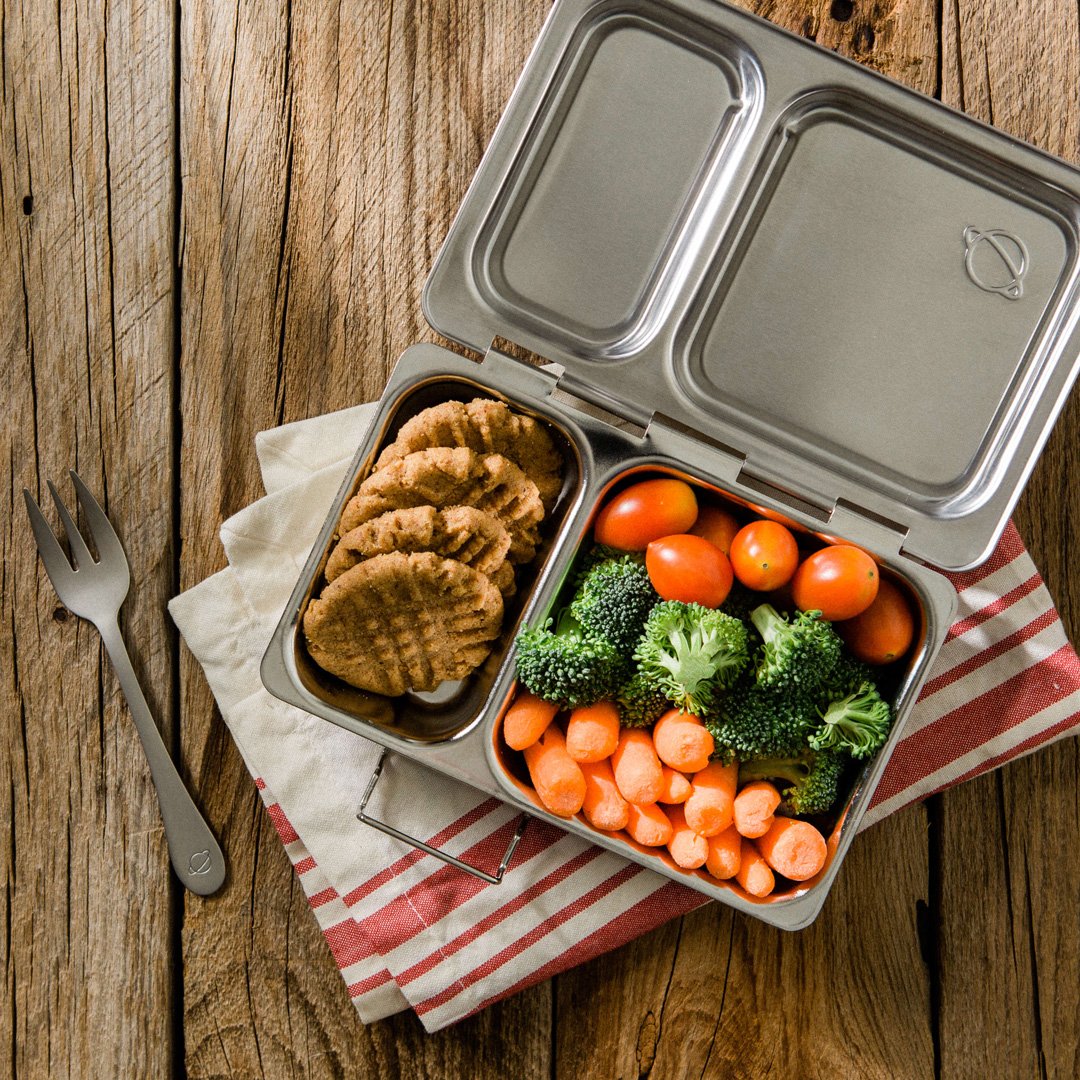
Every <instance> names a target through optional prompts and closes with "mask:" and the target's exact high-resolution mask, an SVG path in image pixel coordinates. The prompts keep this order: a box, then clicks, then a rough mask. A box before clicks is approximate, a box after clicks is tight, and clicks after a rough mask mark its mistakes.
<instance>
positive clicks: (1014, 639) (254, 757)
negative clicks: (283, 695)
mask: <svg viewBox="0 0 1080 1080" xmlns="http://www.w3.org/2000/svg"><path fill="white" fill-rule="evenodd" d="M373 410H374V406H373V405H361V406H358V407H356V408H352V409H346V410H344V411H342V412H338V413H333V414H330V415H327V416H321V417H317V418H315V419H312V420H306V421H302V422H300V423H295V424H288V425H286V426H284V427H281V428H277V429H275V430H273V431H268V432H262V433H261V434H260V435H258V436H257V438H256V451H257V453H258V457H259V463H260V466H261V469H262V475H263V482H264V484H265V486H266V490H267V492H268V494H267V496H266V497H265V498H263V499H260V500H259V501H258V502H256V503H254V504H253V505H252V506H249V507H248V508H247V509H245V510H242V511H241V512H240V513H239V514H237V515H236V516H235V517H232V518H230V519H229V520H228V521H226V522H225V524H224V525H223V526H222V529H221V538H222V542H223V544H224V546H225V552H226V555H227V557H228V561H229V566H228V567H227V568H226V569H224V570H222V571H221V572H219V573H217V574H214V575H213V576H212V577H210V578H208V579H207V580H206V581H204V582H202V583H200V584H199V585H197V586H195V587H194V588H193V589H190V590H188V591H187V592H185V593H183V594H182V595H180V596H178V597H176V598H175V599H174V600H173V601H172V602H171V603H170V605H169V610H170V612H171V613H172V616H173V619H174V620H175V622H176V624H177V626H178V627H179V628H180V632H181V634H182V635H183V637H184V640H185V641H186V642H187V644H188V646H189V648H190V649H191V651H192V653H193V654H194V655H195V657H196V659H197V660H198V661H199V663H200V664H201V665H202V667H203V669H204V671H205V673H206V677H207V680H208V681H209V684H210V687H211V689H212V691H213V693H214V696H215V698H216V699H217V702H218V705H219V707H220V709H221V713H222V716H223V717H224V719H225V723H226V724H227V725H228V727H229V730H230V731H231V733H232V735H233V736H234V738H235V740H236V743H237V746H238V747H239V749H240V752H241V754H242V755H243V758H244V761H245V763H246V765H247V767H248V769H249V770H250V772H251V774H252V776H253V777H254V778H255V783H256V786H257V787H258V789H259V791H260V792H261V795H262V798H263V801H264V803H265V805H266V807H267V810H268V812H269V814H270V816H271V818H272V820H273V822H274V824H275V826H276V828H277V831H278V833H279V835H280V837H281V839H282V842H283V843H284V844H285V848H286V851H287V852H288V854H289V857H290V859H291V860H292V863H293V865H294V867H295V869H296V873H297V874H298V876H299V880H300V882H301V884H302V886H303V888H304V891H305V894H306V895H307V897H308V901H309V903H310V904H311V907H312V909H313V911H314V913H315V916H316V918H317V919H318V921H319V925H320V927H321V928H322V931H323V934H324V936H325V938H326V941H327V943H328V945H329V946H330V949H331V951H332V953H333V956H334V959H335V961H336V962H337V965H338V967H339V968H340V970H341V973H342V975H343V977H344V978H345V981H346V984H347V985H348V988H349V993H350V996H351V998H352V1000H353V1002H354V1004H355V1006H356V1009H357V1012H358V1013H359V1015H360V1017H361V1019H363V1020H364V1021H365V1022H367V1021H372V1020H376V1019H379V1018H381V1017H385V1016H388V1015H390V1014H392V1013H395V1012H398V1011H400V1010H402V1009H405V1008H409V1007H411V1008H413V1009H415V1010H416V1013H417V1014H418V1015H419V1017H420V1019H421V1020H422V1022H423V1024H424V1026H425V1027H426V1028H427V1029H428V1030H430V1031H434V1030H437V1029H438V1028H441V1027H444V1026H446V1025H447V1024H451V1023H453V1022H454V1021H456V1020H459V1019H461V1018H462V1017H464V1016H467V1015H469V1014H470V1013H473V1012H475V1011H477V1010H478V1009H481V1008H483V1007H485V1006H486V1005H489V1004H491V1003H492V1002H493V1001H496V1000H498V999H499V998H502V997H505V996H507V995H509V994H512V993H515V992H516V991H518V990H521V989H523V988H524V987H526V986H529V985H531V984H533V983H535V982H538V981H540V980H542V979H545V978H547V977H549V976H551V975H554V974H556V973H557V972H559V971H563V970H565V969H567V968H569V967H572V966H574V965H575V964H578V963H581V962H582V961H584V960H587V959H589V958H591V957H594V956H597V955H599V954H600V953H602V952H605V951H607V950H608V949H611V948H614V947H616V946H618V945H621V944H623V943H625V942H627V941H630V940H632V939H633V938H635V937H637V936H638V935H639V934H642V933H644V932H645V931H647V930H649V929H651V928H653V927H655V926H658V925H660V924H661V923H663V922H665V921H666V920H668V919H670V918H672V917H674V916H676V915H679V914H682V913H684V912H686V911H689V910H691V909H692V908H694V907H697V906H698V905H700V904H701V903H703V902H704V898H703V897H702V895H701V894H700V893H697V892H694V891H693V890H691V889H688V888H686V887H684V886H681V885H678V884H676V883H674V882H672V881H670V880H669V879H667V878H664V877H661V876H660V875H658V874H656V873H654V872H653V871H651V870H646V869H644V868H643V867H640V866H638V865H637V864H635V863H630V862H627V861H626V860H624V859H622V858H620V857H619V856H617V855H615V854H613V853H611V852H607V851H605V850H603V849H601V848H599V847H596V846H594V845H591V844H589V843H587V842H585V841H583V840H581V839H579V838H577V837H574V836H570V835H568V834H566V833H564V832H563V831H562V830H560V829H558V828H555V827H553V826H551V825H548V824H546V823H544V822H540V821H531V822H530V823H529V825H528V827H527V828H526V830H525V834H524V837H523V839H522V841H521V844H520V846H519V847H518V849H517V852H516V854H515V855H514V858H513V860H512V862H511V864H510V868H509V869H508V870H507V872H506V875H505V877H504V878H503V882H502V884H501V885H486V884H485V883H483V882H482V881H480V880H479V879H477V878H474V877H472V876H470V875H466V874H463V873H461V872H460V871H457V870H454V869H452V868H451V867H448V866H446V865H444V864H443V863H442V862H439V861H438V860H436V859H433V858H431V857H430V856H426V855H423V854H422V853H421V852H419V851H417V850H415V849H413V848H411V847H408V846H406V845H404V844H401V843H399V842H398V841H396V840H394V839H392V838H391V837H388V836H386V835H384V834H383V833H381V832H378V831H376V830H374V829H372V828H370V827H368V826H366V825H364V824H362V823H361V822H360V821H358V820H357V817H356V812H357V809H358V806H359V803H360V799H361V797H362V794H363V790H364V787H365V786H366V784H367V781H368V779H369V778H370V776H371V773H372V770H373V769H374V767H375V764H376V761H377V759H378V757H379V754H380V748H379V747H378V746H376V745H375V744H374V743H372V742H369V741H368V740H366V739H363V738H361V737H359V736H357V735H353V734H351V733H350V732H347V731H344V730H343V729H341V728H338V727H337V726H336V725H334V724H331V723H328V722H326V721H325V720H321V719H318V718H315V717H313V716H310V715H308V714H307V713H304V712H302V711H300V710H298V709H295V708H292V707H291V706H289V705H286V704H284V703H283V702H281V701H278V700H277V699H276V698H273V697H271V696H270V695H269V694H268V693H267V692H266V691H265V690H264V689H263V687H262V684H261V682H260V680H259V663H260V661H261V658H262V655H263V652H264V651H265V649H266V646H267V643H268V642H269V639H270V636H271V634H272V633H273V630H274V627H275V625H276V623H277V620H278V618H279V616H280V614H281V612H282V610H283V609H284V606H285V603H286V601H287V600H288V597H289V595H290V593H291V591H292V587H293V585H294V583H295V581H296V578H297V576H298V574H299V572H300V570H301V568H302V566H303V564H304V562H305V560H306V558H307V555H308V552H309V550H310V548H311V545H312V543H313V542H314V539H315V536H316V534H317V533H318V531H319V528H320V526H321V524H322V522H323V520H324V518H325V515H326V513H327V511H328V509H329V507H330V504H331V502H332V501H333V498H334V495H335V493H336V491H337V489H338V486H339V484H340V482H341V480H342V478H343V476H344V474H345V470H346V468H347V466H348V463H349V461H350V460H351V458H352V455H353V452H354V450H355V448H356V446H357V445H358V444H359V442H360V440H361V439H362V437H363V435H364V431H365V429H366V427H367V424H368V422H369V420H370V418H371V416H372V413H373ZM950 576H951V579H952V580H953V581H954V583H955V585H956V588H957V591H958V593H959V597H960V609H959V612H958V614H957V619H956V622H955V624H954V625H953V626H952V628H951V630H950V633H949V636H948V640H947V641H946V643H945V645H944V647H943V649H942V651H941V653H940V654H939V656H938V658H937V661H936V663H935V665H934V668H933V671H932V672H931V675H930V678H929V680H928V682H927V684H926V686H925V688H924V690H923V692H922V695H921V697H920V699H919V702H918V703H917V705H916V708H915V709H914V711H913V713H912V715H911V717H910V718H909V720H908V722H907V726H906V728H905V736H904V738H903V740H902V741H901V742H900V744H899V746H898V747H897V749H896V751H895V752H894V754H893V756H892V758H891V760H890V762H889V767H888V769H887V771H886V773H885V776H884V778H883V780H882V782H881V784H880V786H879V787H878V789H877V792H876V793H875V797H874V800H873V803H872V805H871V807H870V809H869V811H868V813H867V814H866V816H865V818H864V820H863V827H864V828H865V827H866V826H869V825H871V824H873V823H874V822H876V821H879V820H880V819H881V818H883V817H885V816H886V815H887V814H890V813H893V812H894V811H896V810H899V809H900V808H901V807H903V806H906V805H908V804H910V803H913V802H916V801H917V800H919V799H923V798H925V797H926V796H928V795H930V794H932V793H934V792H937V791H941V790H943V789H944V788H947V787H950V786H951V785H953V784H957V783H959V782H961V781H962V780H966V779H968V778H970V777H973V776H976V775H977V774H979V773H981V772H984V771H986V770H987V769H992V768H996V767H997V766H999V765H1001V764H1003V763H1004V762H1006V761H1009V760H1011V759H1013V758H1015V757H1019V756H1021V755H1023V754H1027V753H1030V752H1031V751H1032V750H1034V749H1036V748H1037V747H1040V746H1044V745H1046V744H1048V743H1050V742H1052V741H1054V740H1055V739H1059V738H1062V737H1064V736H1065V735H1068V734H1071V733H1073V732H1074V731H1075V730H1076V729H1077V727H1078V726H1080V662H1078V661H1077V656H1076V653H1075V652H1074V650H1073V649H1072V647H1071V646H1070V644H1069V642H1068V641H1067V639H1066V637H1065V633H1064V630H1063V628H1062V625H1061V622H1060V620H1059V619H1058V617H1057V614H1056V612H1055V610H1054V606H1053V602H1052V601H1051V599H1050V596H1049V594H1048V593H1047V591H1046V587H1045V586H1044V585H1043V582H1042V579H1041V578H1040V576H1039V574H1038V573H1037V571H1036V570H1035V567H1034V565H1033V563H1032V561H1031V559H1030V557H1029V556H1028V554H1027V552H1026V551H1025V549H1024V545H1023V543H1022V542H1021V540H1020V538H1019V536H1018V534H1017V533H1016V531H1015V529H1013V528H1012V526H1010V527H1009V529H1008V530H1007V531H1006V533H1005V535H1004V537H1003V539H1002V541H1001V543H1000V545H999V546H998V548H997V550H996V551H995V552H994V554H993V556H992V557H991V558H990V559H989V560H988V561H987V562H986V563H985V564H984V565H983V566H981V567H979V568H978V569H977V570H974V571H971V572H969V573H963V574H954V575H950ZM421 793H422V794H421ZM369 810H370V812H371V813H373V814H374V815H375V816H377V817H381V818H383V819H384V820H388V821H390V822H392V823H394V824H395V825H397V826H398V827H399V828H401V829H403V830H404V831H405V832H407V833H410V834H411V835H413V836H417V837H420V838H423V839H425V840H427V841H428V842H429V843H431V844H432V845H435V846H438V847H440V848H443V849H445V850H447V851H449V852H451V853H452V854H454V855H457V856H459V857H460V858H463V859H465V860H467V861H468V862H471V863H474V864H477V865H479V866H482V867H491V868H493V867H495V866H497V865H498V862H499V859H500V858H501V856H502V853H503V851H504V850H505V848H506V845H507V843H508V841H509V839H510V836H511V835H512V833H513V831H514V828H515V826H516V823H517V819H518V816H519V813H518V811H516V810H514V809H511V808H510V807H509V806H507V805H505V804H503V803H501V802H499V801H498V800H496V799H492V798H489V797H487V796H485V795H483V794H481V793H479V792H477V791H476V790H474V789H473V788H470V787H467V786H466V785H464V784H461V783H459V782H457V781H455V780H453V779H451V778H449V777H445V776H442V775H440V774H437V773H434V772H432V771H431V770H429V769H427V768H425V767H424V766H422V765H419V764H416V763H415V762H412V761H409V760H407V759H404V758H401V757H399V756H396V755H391V756H390V757H389V758H388V762H387V766H386V768H385V770H384V772H383V776H382V778H381V779H380V781H379V784H378V786H377V788H376V790H375V794H374V795H373V797H372V800H371V802H370V804H369Z"/></svg>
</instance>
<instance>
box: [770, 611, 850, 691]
mask: <svg viewBox="0 0 1080 1080" xmlns="http://www.w3.org/2000/svg"><path fill="white" fill-rule="evenodd" d="M750 620H751V622H753V624H754V626H755V628H756V629H757V632H758V633H759V634H760V635H761V640H762V641H763V642H764V646H763V648H762V650H761V654H760V660H759V662H758V668H757V680H758V682H759V683H760V684H761V685H762V686H768V687H772V688H774V689H777V690H787V691H789V692H794V693H801V694H806V695H809V694H813V693H815V692H816V691H817V690H818V689H820V688H821V687H822V686H824V685H825V684H826V683H827V682H828V680H829V676H830V675H831V674H832V672H833V669H834V668H835V667H836V665H837V663H838V662H839V660H840V654H841V649H842V644H843V643H842V642H841V640H840V637H839V635H838V634H837V633H836V631H835V630H833V628H832V623H829V622H825V621H824V620H823V619H822V618H821V612H820V611H800V612H798V613H797V614H796V615H795V616H794V617H793V618H792V619H791V620H787V619H785V618H784V617H783V616H782V615H780V614H779V613H778V612H777V610H776V608H774V607H773V606H772V605H771V604H762V605H761V606H760V607H756V608H754V610H753V611H752V612H751V613H750Z"/></svg>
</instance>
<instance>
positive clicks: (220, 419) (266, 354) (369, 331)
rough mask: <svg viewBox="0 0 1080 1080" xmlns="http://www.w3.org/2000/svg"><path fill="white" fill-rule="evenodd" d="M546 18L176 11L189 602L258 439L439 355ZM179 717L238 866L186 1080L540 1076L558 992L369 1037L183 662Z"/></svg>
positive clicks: (310, 1) (251, 492) (205, 950)
mask: <svg viewBox="0 0 1080 1080" xmlns="http://www.w3.org/2000/svg"><path fill="white" fill-rule="evenodd" d="M542 17H543V8H542V7H541V6H540V5H534V6H529V7H528V8H527V9H526V10H521V9H520V6H519V5H516V4H514V3H512V2H510V0H505V2H501V3H497V4H495V3H486V4H485V3H482V2H480V0H462V2H457V3H446V2H443V3H439V4H436V5H434V6H431V5H421V4H415V3H405V4H395V5H392V6H384V5H372V4H363V3H359V2H353V3H346V4H341V5H338V6H333V5H326V4H322V3H318V2H316V0H306V2H294V3H292V4H291V5H290V4H288V3H284V2H282V3H278V4H267V5H254V6H253V5H243V4H236V3H225V2H224V0H196V2H194V3H192V4H186V3H185V4H184V5H183V8H182V20H181V56H182V65H183V78H182V91H181V107H182V116H183V122H182V131H181V161H182V173H183V179H184V197H183V216H182V230H183V264H182V308H183V315H182V321H183V335H182V357H181V411H182V419H183V430H184V444H183V453H182V466H181V468H182V485H181V490H182V493H183V498H182V529H183V535H184V541H185V546H184V551H183V558H182V564H181V580H182V583H183V585H184V586H189V585H191V584H194V582H196V581H198V580H200V579H201V578H203V577H204V576H206V574H208V573H209V572H211V571H213V570H215V569H217V568H218V567H219V566H221V565H222V563H223V557H222V554H221V550H220V546H219V543H218V539H217V529H218V526H219V524H220V521H221V519H222V518H224V517H227V516H228V515H230V514H231V513H233V512H235V511H236V510H237V509H239V508H240V507H241V506H242V505H244V504H245V503H247V502H249V501H250V500H252V499H254V498H256V497H257V496H258V495H259V494H260V493H261V492H260V487H259V483H258V479H257V469H256V461H255V454H254V447H253V442H252V440H253V437H254V434H255V432H256V431H257V430H259V429H260V428H264V427H268V426H271V425H273V424H275V423H278V422H280V421H282V420H293V419H296V418H299V417H302V416H307V415H311V414H315V413H319V412H323V411H327V410H330V409H335V408H341V407H344V406H346V405H352V404H355V403H356V402H358V401H362V400H366V399H372V398H375V397H377V396H378V395H379V394H380V393H381V391H382V388H383V385H384V383H385V380H386V377H387V374H388V373H389V371H390V369H391V367H392V366H393V363H394V362H395V360H396V358H397V356H398V355H399V354H400V353H401V352H402V351H403V350H404V349H405V348H406V347H407V346H408V345H409V344H411V343H413V342H415V341H418V340H421V339H425V338H426V339H428V340H431V339H433V338H434V335H433V334H432V333H431V331H430V330H429V329H427V327H426V326H425V324H424V321H423V316H422V313H421V310H420V291H421V288H422V285H423V281H424V278H425V277H426V275H427V272H428V270H429V269H430V265H431V263H432V261H433V259H434V256H435V253H436V251H437V248H438V246H439V244H440V243H441V241H442V238H443V236H444V235H445V233H446V230H447V229H448V228H449V224H450V219H451V217H452V215H453V213H454V211H455V210H456V208H457V205H458V203H459V202H460V199H461V197H462V195H463V194H464V191H465V187H466V186H467V184H468V181H469V179H470V178H471V176H472V173H473V171H474V170H475V168H476V165H477V163H478V162H479V159H480V154H481V152H482V148H483V146H484V145H485V144H486V142H487V140H488V138H489V137H490V135H491V132H492V130H493V129H494V125H495V122H496V121H497V119H498V117H499V115H500V114H501V111H502V108H503V105H504V104H505V100H506V98H507V97H508V96H509V93H510V90H511V88H512V86H513V82H514V80H515V79H516V76H517V73H518V71H519V70H520V67H521V65H522V64H523V62H524V59H525V56H526V55H527V52H528V49H529V47H530V46H531V44H532V41H533V39H534V38H535V36H536V34H537V32H538V31H539V26H540V22H541V20H542ZM181 714H182V716H183V717H184V750H185V755H186V756H187V757H188V760H190V761H191V762H192V768H193V769H194V770H195V771H196V772H197V773H198V775H199V776H200V777H202V778H203V779H204V780H205V786H206V787H207V789H208V790H212V792H213V795H212V797H211V799H210V807H211V811H212V815H213V816H214V818H215V820H221V821H224V822H225V823H226V825H225V828H224V836H223V841H224V844H225V847H226V850H227V855H228V858H229V859H230V863H231V867H232V870H231V875H230V880H229V883H228V885H227V887H226V889H225V891H224V892H223V894H222V895H221V896H220V897H218V898H215V899H214V900H213V901H212V902H211V903H208V904H202V903H197V902H196V903H189V904H188V905H187V910H186V915H185V922H184V931H183V955H184V969H185V1020H184V1023H185V1049H186V1065H187V1069H188V1072H189V1074H190V1075H191V1076H192V1077H198V1076H211V1075H219V1074H221V1073H225V1072H233V1073H237V1074H240V1075H251V1076H280V1075H283V1074H287V1075H305V1076H308V1075H310V1076H319V1075H323V1074H327V1075H350V1076H354V1075H355V1076H369V1075H375V1074H381V1075H404V1076H453V1075H465V1074H468V1075H470V1076H492V1077H494V1076H503V1075H515V1076H532V1075H540V1074H545V1075H546V1074H547V1072H548V1071H549V1070H548V1061H549V1058H550V1043H551V1034H550V1032H551V1027H550V1025H551V993H550V988H549V987H544V988H540V989H538V990H534V991H531V992H529V993H527V994H523V995H519V996H517V997H516V998H514V999H512V1000H511V1001H509V1002H506V1003H504V1004H500V1005H497V1006H495V1007H494V1008H492V1009H490V1010H488V1011H487V1012H485V1014H483V1016H481V1017H478V1018H476V1019H475V1020H471V1021H467V1022H466V1023H464V1024H462V1025H459V1026H458V1027H456V1028H455V1029H453V1032H450V1033H446V1034H443V1035H440V1036H437V1037H434V1038H427V1037H425V1036H423V1034H422V1029H421V1028H420V1025H419V1023H418V1021H416V1019H415V1018H414V1017H402V1018H396V1019H394V1020H392V1021H389V1022H386V1023H383V1024H377V1025H373V1026H371V1027H369V1028H366V1029H365V1028H362V1027H360V1025H359V1024H358V1022H357V1020H356V1018H355V1015H354V1011H353V1008H352V1006H351V1004H350V1003H349V1002H348V997H347V995H346V993H345V989H344V984H343V982H342V980H341V977H340V975H339V974H338V973H337V971H336V969H335V968H334V966H333V963H332V961H331V958H330V955H329V952H328V950H327V949H326V946H325V944H324V943H323V942H322V940H321V938H320V937H319V935H318V933H317V930H316V926H315V922H314V919H313V918H312V916H311V915H310V913H307V912H304V911H303V904H302V902H301V901H300V899H299V898H298V889H297V886H296V884H295V883H294V881H293V879H292V876H291V871H290V870H289V868H288V862H287V860H286V858H285V855H284V852H283V851H282V850H281V846H280V843H278V841H277V839H276V837H274V836H273V835H272V833H271V832H270V831H269V829H268V823H267V821H266V819H265V815H264V813H263V811H262V810H261V808H260V805H259V802H258V799H257V796H256V795H255V791H254V786H253V785H252V783H251V781H250V779H249V778H248V776H247V774H246V772H245V770H244V767H243V764H242V762H241V761H240V758H239V756H238V754H237V753H236V751H235V749H234V748H233V746H232V744H231V741H230V739H229V737H228V734H227V732H226V731H225V729H224V727H223V724H222V722H221V719H220V717H219V716H218V715H217V714H216V713H215V711H214V709H213V705H212V699H211V697H210V695H209V692H208V690H207V689H206V686H205V683H204V681H203V679H202V676H201V674H200V673H199V671H198V668H197V666H196V665H195V664H194V662H193V661H192V660H191V658H190V657H189V656H187V655H185V657H184V660H183V664H182V693H181ZM476 1044H479V1045H481V1046H484V1047H485V1050H484V1052H483V1053H482V1054H478V1053H477V1051H476V1049H475V1045H476Z"/></svg>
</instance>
